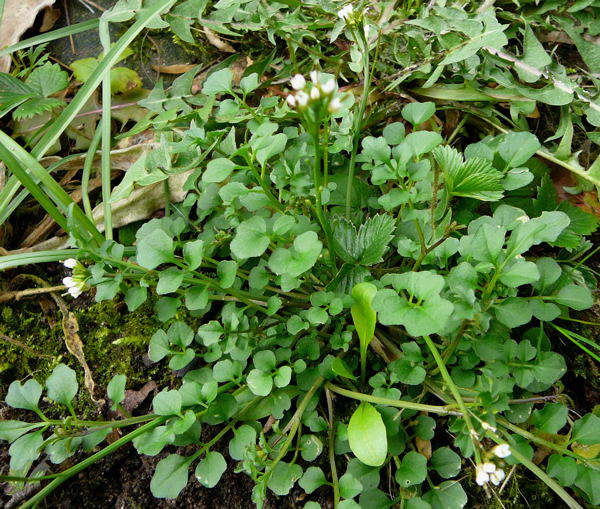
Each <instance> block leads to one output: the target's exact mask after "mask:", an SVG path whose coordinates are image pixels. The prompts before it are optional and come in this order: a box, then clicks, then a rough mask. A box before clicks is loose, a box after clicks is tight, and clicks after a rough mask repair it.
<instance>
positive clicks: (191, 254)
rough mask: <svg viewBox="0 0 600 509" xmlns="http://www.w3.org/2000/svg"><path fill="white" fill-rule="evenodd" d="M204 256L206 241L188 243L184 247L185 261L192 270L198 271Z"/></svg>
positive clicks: (198, 240)
mask: <svg viewBox="0 0 600 509" xmlns="http://www.w3.org/2000/svg"><path fill="white" fill-rule="evenodd" d="M203 256H204V241H203V240H202V239H197V240H193V241H191V242H186V243H185V244H184V246H183V260H184V261H185V263H186V264H187V266H188V267H189V269H190V270H196V269H197V268H198V267H200V264H201V263H202V258H203Z"/></svg>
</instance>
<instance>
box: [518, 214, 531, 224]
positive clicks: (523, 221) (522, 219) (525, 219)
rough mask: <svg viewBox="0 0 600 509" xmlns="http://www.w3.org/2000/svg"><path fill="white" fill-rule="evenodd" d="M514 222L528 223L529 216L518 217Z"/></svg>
mask: <svg viewBox="0 0 600 509" xmlns="http://www.w3.org/2000/svg"><path fill="white" fill-rule="evenodd" d="M516 220H517V221H520V222H521V223H526V222H527V221H529V216H528V215H527V214H524V215H522V216H520V217H517V219H516Z"/></svg>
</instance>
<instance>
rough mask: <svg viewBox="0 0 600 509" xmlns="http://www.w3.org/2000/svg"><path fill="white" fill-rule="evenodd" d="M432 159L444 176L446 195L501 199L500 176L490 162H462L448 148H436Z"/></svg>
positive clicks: (455, 151)
mask: <svg viewBox="0 0 600 509" xmlns="http://www.w3.org/2000/svg"><path fill="white" fill-rule="evenodd" d="M433 157H434V158H435V160H436V162H437V164H438V165H439V167H440V169H441V170H442V172H443V174H444V181H445V183H446V188H447V190H448V193H450V194H451V195H452V196H462V197H464V198H474V199H477V200H483V201H497V200H499V199H500V198H502V196H503V194H502V192H503V190H504V187H503V186H502V174H501V173H500V172H499V171H498V170H496V169H494V168H493V167H492V164H491V163H490V161H488V160H486V159H480V158H476V157H475V158H471V159H467V160H466V161H464V160H463V157H462V155H461V154H460V153H459V152H458V151H457V150H456V149H455V148H452V147H449V146H443V147H437V148H436V149H435V150H434V151H433Z"/></svg>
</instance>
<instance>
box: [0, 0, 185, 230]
mask: <svg viewBox="0 0 600 509" xmlns="http://www.w3.org/2000/svg"><path fill="white" fill-rule="evenodd" d="M174 3H175V0H161V1H160V2H158V3H157V4H156V5H153V6H152V8H149V9H148V10H146V11H144V12H143V13H142V14H141V15H140V17H139V18H138V19H137V21H136V22H135V23H134V24H133V25H131V27H129V29H128V30H127V31H126V32H125V33H124V34H123V36H121V38H120V39H119V40H118V41H117V42H116V43H115V44H114V45H113V46H112V47H111V49H110V51H109V52H108V53H107V54H106V56H105V57H104V58H103V59H102V61H101V62H100V63H99V64H98V66H97V67H96V69H94V72H93V73H92V74H91V75H90V77H89V78H88V80H87V81H86V82H85V83H84V84H83V85H82V87H81V88H80V89H79V92H77V94H76V95H75V97H74V98H73V100H72V101H71V103H70V104H69V105H68V106H67V107H66V108H65V109H64V110H63V111H62V113H61V114H60V115H59V116H58V118H57V119H56V120H55V121H54V122H53V123H52V124H51V126H50V127H49V128H48V129H47V131H46V133H45V134H44V136H42V138H41V139H40V140H39V141H38V143H37V144H36V145H35V147H34V148H33V150H32V151H31V155H32V156H33V157H34V158H35V159H40V158H41V157H43V156H44V154H45V153H46V152H47V151H48V150H49V149H50V147H51V146H52V145H53V144H54V143H55V142H56V140H58V138H59V137H60V135H61V134H62V133H63V131H64V130H65V129H66V128H67V127H68V125H69V124H70V123H71V122H72V121H73V119H74V118H75V116H76V115H77V113H78V112H79V110H80V109H81V108H82V107H83V106H84V104H85V103H86V102H87V100H88V99H89V98H90V96H91V95H92V94H93V93H94V90H96V88H97V87H98V85H99V84H100V81H101V80H102V77H103V76H104V73H105V71H106V70H107V69H110V68H111V67H112V66H113V65H114V64H115V63H116V62H117V61H118V59H119V56H120V55H121V53H122V52H123V50H124V49H125V48H126V47H127V46H129V44H131V43H132V42H133V40H134V39H135V38H136V37H137V36H138V34H139V33H140V32H141V31H142V30H143V29H144V27H145V26H146V25H148V23H150V22H151V21H152V20H153V19H154V18H155V17H156V16H158V15H160V14H161V13H162V12H163V11H164V10H166V9H168V8H169V7H170V6H171V5H173V4H174ZM18 190H19V179H17V178H16V177H15V176H12V177H11V178H9V179H8V181H7V182H6V184H5V186H4V188H3V189H2V191H0V219H1V220H0V224H2V223H3V222H4V221H6V219H7V218H8V216H6V215H5V214H2V211H3V210H4V209H5V207H7V206H8V204H9V203H10V201H11V200H12V199H13V197H14V196H15V194H16V193H17V191H18ZM4 216H6V217H4Z"/></svg>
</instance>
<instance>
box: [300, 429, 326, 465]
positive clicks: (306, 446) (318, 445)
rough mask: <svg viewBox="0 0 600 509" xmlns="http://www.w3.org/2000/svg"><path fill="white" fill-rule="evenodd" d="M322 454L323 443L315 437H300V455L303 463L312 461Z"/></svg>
mask: <svg viewBox="0 0 600 509" xmlns="http://www.w3.org/2000/svg"><path fill="white" fill-rule="evenodd" d="M322 452H323V442H321V440H320V439H319V437H317V436H316V435H310V434H307V435H302V438H301V439H300V454H301V455H302V459H303V460H305V461H314V460H316V459H317V458H318V457H319V455H320V454H321V453H322Z"/></svg>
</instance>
